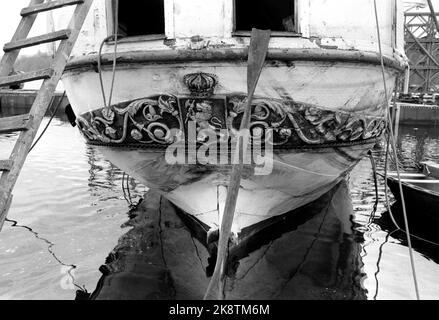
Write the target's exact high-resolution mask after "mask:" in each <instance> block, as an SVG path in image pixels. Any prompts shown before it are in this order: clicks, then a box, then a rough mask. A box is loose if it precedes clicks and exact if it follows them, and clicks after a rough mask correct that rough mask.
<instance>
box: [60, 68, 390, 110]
mask: <svg viewBox="0 0 439 320" xmlns="http://www.w3.org/2000/svg"><path fill="white" fill-rule="evenodd" d="M111 71H112V70H111V66H105V67H104V68H103V73H102V74H103V79H104V87H105V91H106V95H107V96H108V94H109V91H110V85H111V79H112V72H111ZM200 71H202V72H204V73H209V74H214V75H216V76H217V78H218V79H219V85H218V86H217V88H216V90H215V93H216V94H218V95H221V94H231V93H242V94H245V93H246V91H247V64H246V62H233V63H232V62H217V63H214V62H211V63H209V62H203V63H195V62H186V63H180V64H151V65H147V64H120V65H119V66H118V68H117V72H116V80H115V87H114V88H115V89H114V95H113V97H112V103H119V102H123V101H129V100H134V99H138V98H143V97H148V96H152V95H157V94H169V95H175V96H178V95H189V94H190V91H189V90H188V88H187V86H185V84H184V82H183V81H182V79H183V77H184V76H185V75H187V74H191V73H195V72H200ZM386 79H387V87H388V90H389V92H388V94H389V96H390V95H391V93H392V91H393V88H394V82H395V71H394V70H392V69H388V71H387V74H386ZM63 83H64V85H65V88H66V90H67V94H68V97H69V101H70V103H71V104H72V107H73V108H74V110H75V112H76V113H77V114H78V115H80V114H83V113H85V112H88V111H92V110H95V109H97V108H101V107H103V99H102V93H101V90H100V86H99V74H98V73H97V72H96V71H95V70H92V69H86V70H81V69H79V70H72V71H68V72H67V73H66V74H65V75H64V77H63ZM255 95H256V96H260V97H269V98H272V99H289V100H294V101H299V102H302V103H309V104H312V105H315V106H319V107H322V108H324V109H329V110H337V111H346V112H351V111H352V112H361V113H363V114H369V115H373V116H383V114H384V109H385V99H384V90H383V81H382V74H381V68H380V66H378V65H373V64H365V63H344V62H318V61H317V62H316V61H312V62H306V61H298V62H294V63H290V64H285V63H282V62H272V63H267V64H266V66H265V67H264V69H263V71H262V73H261V77H260V79H259V82H258V86H257V88H256V91H255Z"/></svg>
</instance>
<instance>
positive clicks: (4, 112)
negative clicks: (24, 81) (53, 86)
mask: <svg viewBox="0 0 439 320" xmlns="http://www.w3.org/2000/svg"><path fill="white" fill-rule="evenodd" d="M37 95H38V90H11V89H1V88H0V117H9V116H15V115H18V114H23V113H28V112H29V111H30V108H31V106H32V104H33V103H34V101H35V99H36V97H37ZM61 99H62V101H60V100H61ZM58 104H60V110H63V109H64V108H65V106H67V105H68V104H69V100H68V98H67V97H66V96H65V95H64V97H63V93H62V92H55V93H54V94H53V97H52V101H51V103H50V105H49V108H48V110H51V109H53V107H54V106H57V105H58ZM46 115H47V113H46Z"/></svg>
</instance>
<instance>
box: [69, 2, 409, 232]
mask: <svg viewBox="0 0 439 320" xmlns="http://www.w3.org/2000/svg"><path fill="white" fill-rule="evenodd" d="M377 5H378V12H379V20H380V31H381V35H382V47H383V51H382V52H383V55H384V57H383V58H384V64H385V79H386V82H387V87H388V90H389V92H388V93H389V94H390V92H391V91H392V90H393V87H394V83H395V78H396V76H397V75H398V74H399V73H400V72H401V71H402V70H404V68H405V66H406V64H407V61H406V57H405V55H404V51H403V47H404V43H403V5H402V1H399V0H391V1H378V4H377ZM116 7H117V6H115V1H106V0H96V1H94V3H93V8H92V10H91V12H92V13H91V14H90V16H89V17H88V20H87V22H86V24H85V26H84V28H83V30H82V31H81V36H80V37H79V40H78V43H77V45H76V47H75V50H74V54H73V57H72V59H71V61H70V63H69V65H68V66H67V68H66V71H65V74H64V76H63V83H64V86H65V88H66V90H67V95H68V98H69V101H70V103H71V105H72V107H73V109H74V111H75V113H76V116H77V124H78V127H79V129H80V131H81V132H82V134H83V135H84V137H85V139H86V140H87V143H89V144H91V145H94V146H96V147H97V148H98V149H99V150H100V151H101V152H102V153H103V154H104V155H105V156H106V157H107V159H108V160H110V161H111V162H112V163H113V164H115V165H116V166H118V167H119V168H121V169H122V170H124V171H125V172H127V173H128V174H130V175H131V176H132V177H134V178H136V179H137V180H138V181H140V182H142V183H144V184H145V185H147V186H148V187H149V188H151V189H153V190H155V191H157V192H159V193H160V194H162V195H163V196H165V197H166V198H167V199H169V200H170V201H171V202H172V203H174V204H175V205H176V206H178V207H179V208H181V209H182V210H184V211H185V212H187V213H189V214H191V215H193V216H194V217H196V219H198V220H200V221H201V222H202V223H204V224H206V225H208V226H209V227H210V228H211V229H212V230H215V229H218V226H219V225H220V223H221V220H222V214H223V210H224V205H225V200H226V194H227V190H228V185H229V180H230V173H231V168H232V164H231V159H232V158H233V157H232V155H233V153H231V152H229V151H226V152H222V150H221V149H217V150H215V149H214V148H209V147H213V146H216V145H217V144H215V143H213V144H210V145H208V142H209V141H210V138H212V137H213V139H215V138H216V139H217V140H218V141H220V142H225V145H226V146H230V145H231V142H230V141H231V140H232V139H233V138H236V136H237V135H238V134H239V132H238V128H239V123H240V122H241V118H242V114H243V110H244V106H245V102H246V92H247V87H246V86H247V79H246V68H247V64H246V59H247V55H248V46H249V41H250V38H249V35H250V30H251V28H252V27H256V28H259V29H271V31H272V33H271V39H270V44H269V49H268V54H267V59H266V62H265V65H264V68H263V70H262V73H261V77H260V79H259V83H258V86H257V89H256V92H255V99H254V100H253V103H252V123H251V129H250V133H251V141H252V142H253V141H256V140H257V139H260V140H261V141H262V142H263V144H264V148H265V150H264V152H265V153H263V154H262V153H261V154H260V157H259V158H258V159H259V160H262V161H260V162H257V161H253V160H254V159H252V160H251V161H250V162H249V163H247V164H246V165H245V170H244V174H243V178H242V182H241V185H240V190H239V196H238V200H237V206H236V213H235V219H234V222H233V227H232V232H233V233H234V234H235V236H236V237H237V238H238V237H239V234H240V231H241V230H242V229H244V228H246V227H248V226H251V225H254V224H257V223H260V222H262V221H264V220H266V219H269V218H272V217H275V216H279V215H282V214H284V213H286V212H290V211H291V210H293V209H295V208H299V207H301V206H303V205H305V204H307V203H309V202H311V201H313V200H315V199H317V198H319V197H320V196H321V195H323V194H324V193H325V192H327V191H328V190H330V189H331V188H332V187H334V186H335V185H336V184H337V183H338V182H339V181H340V180H342V179H343V178H345V177H346V175H348V174H349V172H350V171H351V170H352V168H353V167H354V166H355V165H356V164H357V163H358V162H359V161H360V160H361V159H362V157H363V156H364V155H365V153H366V152H367V150H369V149H370V148H371V147H372V146H373V145H374V144H375V143H376V141H377V139H378V138H379V137H380V135H381V133H382V131H383V129H384V128H385V125H386V120H385V108H386V104H387V101H385V93H384V89H383V82H382V74H381V66H380V63H381V60H380V56H379V54H378V53H379V51H378V47H379V46H378V39H377V30H376V24H375V15H374V4H373V0H356V1H351V0H313V1H307V0H306V1H305V0H278V1H269V0H258V1H254V0H252V1H250V0H235V1H232V0H210V1H206V0H191V1H178V0H164V1H163V0H151V1H144V2H142V4H140V3H138V4H137V3H136V4H133V3H132V2H129V1H119V7H118V8H119V10H118V17H119V20H118V30H119V33H123V34H124V38H123V39H121V40H120V41H118V43H117V44H118V46H117V53H116V54H115V55H114V51H115V42H114V41H113V42H111V41H108V42H105V43H104V44H103V46H102V54H101V55H100V54H99V49H100V44H101V43H102V41H103V40H104V39H105V38H106V37H108V36H109V35H111V34H112V33H113V32H112V30H113V26H114V21H115V20H114V17H115V13H116V12H115V10H116ZM268 17H269V18H268ZM114 57H116V62H117V66H116V68H115V70H116V71H115V85H114V94H113V97H112V100H111V104H110V105H107V104H105V103H104V102H103V97H102V94H101V90H100V83H99V75H100V74H101V75H102V78H103V84H104V88H105V90H106V92H107V95H108V92H109V91H110V89H109V88H110V86H111V82H112V77H113V72H112V71H113V58H114ZM99 60H100V61H101V68H99V66H98V61H99ZM107 100H108V97H107ZM191 128H192V129H193V130H191ZM176 132H177V133H176ZM213 139H212V140H213ZM177 142H178V143H180V145H179V146H183V147H187V149H189V150H187V149H184V148H183V156H182V157H180V158H178V159H174V158H172V157H171V158H172V160H175V161H174V162H172V161H169V157H168V158H167V156H169V154H168V153H167V151H169V150H170V149H172V148H174V147H175V144H176V143H177ZM218 144H220V145H221V143H218ZM191 146H192V147H193V148H192V149H190V147H191ZM206 146H208V147H206ZM203 147H204V149H203ZM176 149H177V150H180V149H178V148H176ZM206 149H208V150H209V155H210V156H213V161H212V158H210V160H209V161H201V160H200V159H199V158H198V156H199V155H200V150H201V151H202V152H205V151H206ZM226 150H230V149H226ZM172 155H173V153H172ZM223 156H224V158H222V157H223ZM218 157H221V159H223V160H224V162H220V163H218V162H216V161H215V160H217V159H218ZM179 160H182V161H179ZM261 172H262V173H261Z"/></svg>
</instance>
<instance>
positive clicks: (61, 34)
mask: <svg viewBox="0 0 439 320" xmlns="http://www.w3.org/2000/svg"><path fill="white" fill-rule="evenodd" d="M69 36H70V30H68V29H65V30H59V31H55V32H51V33H47V34H43V35H41V36H36V37H32V38H27V39H23V40H18V41H14V42H9V43H7V44H5V45H4V47H3V51H4V52H9V51H12V50H18V49H23V48H27V47H33V46H37V45H39V44H43V43H49V42H54V41H58V40H65V39H67V38H68V37H69Z"/></svg>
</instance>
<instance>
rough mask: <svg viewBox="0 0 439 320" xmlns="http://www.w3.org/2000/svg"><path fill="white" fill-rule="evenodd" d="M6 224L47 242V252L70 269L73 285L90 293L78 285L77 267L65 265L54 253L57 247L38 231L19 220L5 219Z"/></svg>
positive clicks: (69, 273) (68, 272)
mask: <svg viewBox="0 0 439 320" xmlns="http://www.w3.org/2000/svg"><path fill="white" fill-rule="evenodd" d="M5 221H6V222H9V223H10V224H11V227H12V228H22V229H25V230H27V231H28V232H30V233H32V234H33V235H34V237H35V238H36V239H38V240H41V241H43V242H45V243H46V244H47V251H48V252H49V253H50V255H51V256H52V257H53V258H54V259H55V261H56V262H58V264H59V265H61V266H64V267H68V268H69V269H68V270H67V274H68V275H69V277H70V278H71V279H72V284H73V285H74V286H75V287H76V288H77V289H78V290H79V291H82V292H83V293H88V291H87V289H86V288H85V286H84V285H83V286H82V287H81V286H80V285H78V284H77V283H76V278H75V276H74V275H73V273H72V271H73V270H75V269H76V268H77V266H76V265H74V264H67V263H64V262H63V261H62V260H61V259H60V258H59V257H58V255H57V254H56V253H55V252H54V251H53V249H52V248H53V247H54V246H55V244H54V243H53V242H51V241H49V240H47V239H46V238H43V237H41V236H40V234H39V233H38V232H36V231H34V230H33V229H32V228H31V227H28V226H25V225H20V224H19V223H18V221H17V220H13V219H9V218H6V219H5Z"/></svg>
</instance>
